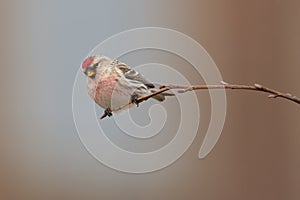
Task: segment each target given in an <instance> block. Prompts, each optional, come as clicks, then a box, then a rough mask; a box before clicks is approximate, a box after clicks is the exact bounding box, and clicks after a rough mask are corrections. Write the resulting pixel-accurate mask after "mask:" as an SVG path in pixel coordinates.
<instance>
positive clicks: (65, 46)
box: [0, 0, 300, 200]
mask: <svg viewBox="0 0 300 200" xmlns="http://www.w3.org/2000/svg"><path fill="white" fill-rule="evenodd" d="M0 11H1V12H0V23H1V38H0V40H1V47H0V50H1V54H0V56H1V59H0V63H1V69H2V71H1V73H0V76H1V77H0V83H1V84H0V88H1V91H2V95H1V113H0V119H1V120H0V125H1V138H0V150H1V151H0V152H1V153H0V159H1V161H0V176H1V179H0V184H1V186H0V199H3V200H4V199H5V200H6V199H7V200H11V199H31V200H32V199H249V200H250V199H264V200H266V199H272V200H277V199H278V200H279V199H290V200H292V199H294V200H296V199H299V198H300V156H299V152H300V123H299V116H300V109H299V108H300V107H299V105H296V104H295V103H292V102H288V101H286V100H282V99H268V98H266V95H264V94H261V93H255V92H247V91H228V92H227V109H228V110H227V118H226V122H225V127H224V130H223V133H222V135H221V137H220V140H219V141H218V143H217V145H216V146H215V148H214V149H213V151H212V152H211V153H210V154H209V156H208V157H206V158H205V159H203V160H199V159H198V157H197V155H198V150H199V147H200V145H201V144H202V140H203V137H204V135H203V134H205V128H207V125H205V124H206V123H207V122H208V121H209V118H210V116H209V109H207V110H205V107H206V105H209V100H207V98H206V99H205V98H204V97H202V94H203V96H205V95H206V96H207V94H206V93H205V92H199V93H197V96H198V97H199V98H204V100H203V101H201V102H203V104H202V107H204V109H203V113H201V116H202V121H201V123H203V126H201V129H200V130H199V133H198V135H197V137H196V139H195V141H194V143H193V144H192V146H191V147H190V148H189V149H188V151H187V152H186V153H185V154H184V155H183V156H182V157H181V158H180V159H179V160H178V161H176V162H175V163H174V164H172V165H171V166H169V167H167V168H165V169H163V170H160V171H157V172H153V173H148V174H142V175H132V174H126V173H121V172H117V171H115V170H112V169H110V168H108V167H105V166H104V165H102V164H101V163H99V162H98V161H97V160H95V159H94V158H93V157H92V156H91V155H90V154H89V153H88V152H87V151H86V150H85V148H84V146H83V145H82V143H81V142H80V139H79V137H78V135H77V132H76V129H75V125H74V122H73V117H72V107H71V103H72V102H71V99H72V87H73V83H74V79H75V75H76V73H77V70H78V69H79V66H80V63H81V61H82V59H83V58H84V57H85V56H86V55H87V54H88V52H89V51H90V50H91V49H92V48H93V47H94V46H95V45H97V44H98V43H99V42H101V41H103V40H104V39H106V38H107V37H109V36H111V35H113V34H116V33H119V32H120V31H124V30H127V29H131V28H135V27H143V26H159V27H165V28H171V29H175V30H177V31H180V32H183V33H185V34H187V35H189V36H190V37H192V38H194V39H195V40H196V41H198V42H199V43H200V44H201V45H203V47H204V48H205V49H206V50H207V51H208V53H209V54H210V55H211V57H212V58H213V60H214V61H215V62H216V64H217V66H218V67H219V70H220V72H221V73H222V76H223V78H224V79H225V80H226V81H228V82H231V83H245V84H253V83H255V82H258V83H261V84H264V85H266V86H269V87H271V88H275V89H278V90H279V91H286V92H290V93H292V94H295V95H297V96H300V80H299V74H300V57H299V54H300V24H299V19H300V2H299V1H293V0H285V1H281V0H251V1H246V0H243V1H239V0H227V1H223V0H210V1H202V0H201V1H171V0H169V1H158V0H153V1H114V0H110V1H57V0H53V1H50V0H49V1H46V0H45V1H33V0H32V1H31V0H27V1H16V0H12V1H1V2H0ZM188 70H191V69H190V68H187V69H185V68H184V67H182V72H183V73H187V74H188ZM190 73H191V74H192V72H190ZM192 78H196V77H192ZM191 82H193V83H197V80H196V79H193V80H191ZM206 103H207V104H206ZM206 113H208V114H207V115H206Z"/></svg>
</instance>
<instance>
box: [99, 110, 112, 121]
mask: <svg viewBox="0 0 300 200" xmlns="http://www.w3.org/2000/svg"><path fill="white" fill-rule="evenodd" d="M107 116H108V117H111V116H112V112H111V109H110V108H106V109H105V110H104V113H103V115H102V116H101V117H100V119H103V118H105V117H107Z"/></svg>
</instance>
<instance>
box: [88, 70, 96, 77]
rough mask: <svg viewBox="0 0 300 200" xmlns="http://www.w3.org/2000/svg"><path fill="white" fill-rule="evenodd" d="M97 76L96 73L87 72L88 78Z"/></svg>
mask: <svg viewBox="0 0 300 200" xmlns="http://www.w3.org/2000/svg"><path fill="white" fill-rule="evenodd" d="M94 75H95V72H94V71H88V72H87V76H88V77H92V76H94Z"/></svg>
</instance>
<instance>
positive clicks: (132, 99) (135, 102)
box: [130, 94, 139, 107]
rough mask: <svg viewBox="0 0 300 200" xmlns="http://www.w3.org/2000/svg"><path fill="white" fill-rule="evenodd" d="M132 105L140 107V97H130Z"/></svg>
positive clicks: (134, 95)
mask: <svg viewBox="0 0 300 200" xmlns="http://www.w3.org/2000/svg"><path fill="white" fill-rule="evenodd" d="M130 101H131V103H134V104H135V105H136V106H137V107H139V101H138V95H136V94H133V95H131V97H130Z"/></svg>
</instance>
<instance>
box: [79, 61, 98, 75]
mask: <svg viewBox="0 0 300 200" xmlns="http://www.w3.org/2000/svg"><path fill="white" fill-rule="evenodd" d="M100 61H101V59H100V56H90V57H87V58H86V59H85V60H84V61H83V62H82V65H81V69H82V71H83V73H84V74H85V75H86V76H88V77H89V78H95V76H96V73H97V67H98V66H99V64H100Z"/></svg>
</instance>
